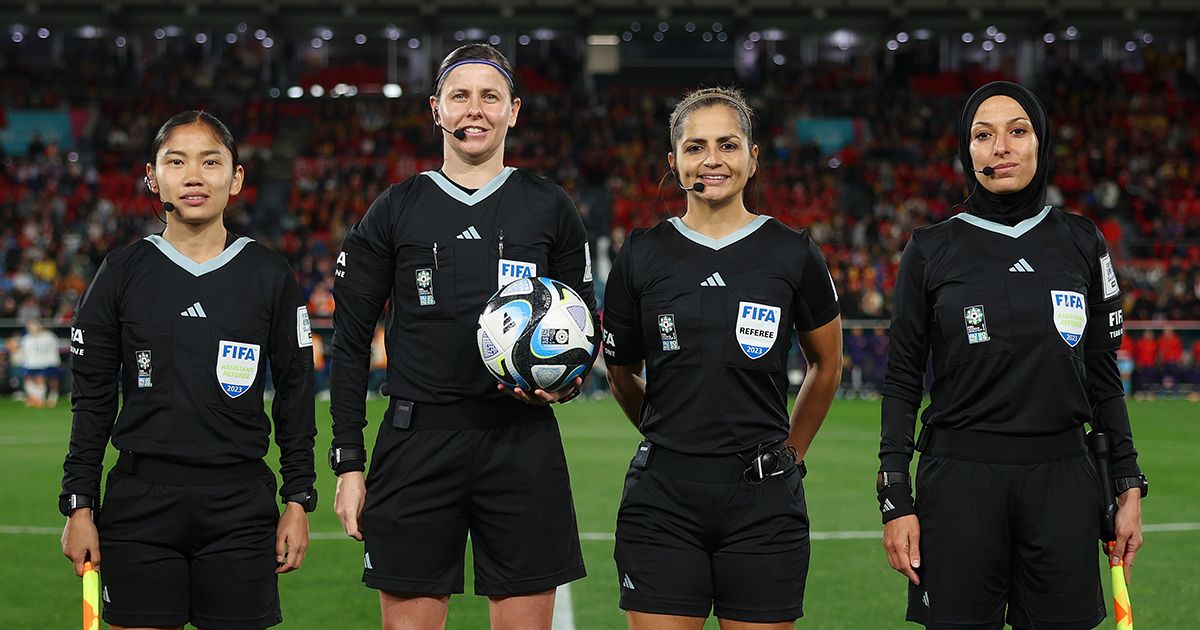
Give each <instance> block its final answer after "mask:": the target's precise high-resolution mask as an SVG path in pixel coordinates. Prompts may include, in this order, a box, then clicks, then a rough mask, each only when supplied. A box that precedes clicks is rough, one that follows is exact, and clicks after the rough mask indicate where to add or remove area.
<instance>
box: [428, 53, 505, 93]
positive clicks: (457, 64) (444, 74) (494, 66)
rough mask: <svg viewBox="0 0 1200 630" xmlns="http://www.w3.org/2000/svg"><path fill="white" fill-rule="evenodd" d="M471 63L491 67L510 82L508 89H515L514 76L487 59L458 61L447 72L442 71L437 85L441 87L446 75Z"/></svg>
mask: <svg viewBox="0 0 1200 630" xmlns="http://www.w3.org/2000/svg"><path fill="white" fill-rule="evenodd" d="M469 63H481V64H483V65H485V66H491V67H493V68H495V69H496V71H497V72H499V73H500V74H501V75H502V76H503V77H504V78H505V79H507V80H508V87H509V88H512V87H513V78H512V75H510V74H508V71H507V70H505V69H504V68H502V67H500V64H498V63H496V62H494V61H488V60H487V59H463V60H462V61H456V62H454V63H452V64H450V67H449V68H446V69H445V70H443V71H442V73H441V74H439V75H438V78H437V83H436V84H435V85H441V84H442V81H443V80H445V78H446V75H448V74H450V71H451V70H454V69H455V68H457V67H459V66H465V65H467V64H469Z"/></svg>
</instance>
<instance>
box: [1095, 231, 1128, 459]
mask: <svg viewBox="0 0 1200 630" xmlns="http://www.w3.org/2000/svg"><path fill="white" fill-rule="evenodd" d="M1093 230H1094V233H1095V243H1096V245H1095V247H1094V248H1093V249H1092V251H1093V254H1092V260H1091V261H1089V262H1090V263H1091V268H1092V275H1091V281H1090V282H1089V285H1088V286H1089V289H1088V327H1087V332H1086V333H1085V334H1086V335H1087V336H1086V338H1085V339H1084V344H1083V347H1084V361H1085V362H1086V367H1087V370H1086V372H1085V373H1086V374H1087V380H1086V382H1085V386H1086V391H1087V395H1088V400H1089V401H1090V402H1091V404H1092V425H1093V426H1095V427H1100V429H1101V430H1102V431H1104V432H1105V433H1107V434H1108V439H1109V444H1110V448H1111V449H1112V475H1113V477H1114V478H1116V477H1132V476H1134V475H1138V474H1141V471H1140V470H1139V468H1138V464H1137V450H1136V449H1135V448H1134V447H1133V429H1132V428H1131V427H1130V425H1129V409H1128V408H1127V407H1126V406H1125V388H1124V385H1123V384H1122V383H1121V373H1120V370H1119V369H1118V368H1117V350H1118V349H1119V348H1120V347H1121V341H1122V337H1123V336H1124V315H1123V313H1122V312H1121V289H1120V286H1119V285H1118V284H1117V274H1116V271H1115V270H1114V269H1113V264H1112V256H1111V255H1110V254H1109V252H1108V244H1107V243H1105V242H1104V236H1103V235H1102V234H1101V233H1100V231H1099V230H1098V229H1095V228H1093Z"/></svg>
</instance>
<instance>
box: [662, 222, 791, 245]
mask: <svg viewBox="0 0 1200 630" xmlns="http://www.w3.org/2000/svg"><path fill="white" fill-rule="evenodd" d="M770 220H771V217H768V216H766V215H761V214H760V215H758V216H757V217H755V218H754V220H753V221H751V222H749V223H747V224H746V225H744V226H742V227H741V228H738V230H737V231H736V232H732V233H730V234H726V235H725V236H723V237H721V238H713V237H711V236H705V235H703V234H701V233H699V232H697V231H696V230H693V229H692V228H690V227H688V226H687V224H686V223H684V222H683V219H680V218H679V217H671V218H670V219H667V223H670V224H671V225H673V226H675V229H676V230H679V233H680V234H682V235H683V237H684V238H686V239H688V240H689V241H692V242H693V243H696V244H697V245H703V246H705V247H707V248H709V249H721V248H722V247H725V246H726V245H732V244H734V243H736V242H738V241H740V240H742V239H744V238H746V237H747V236H750V234H752V233H753V232H754V231H755V230H757V229H758V228H760V227H762V225H763V224H764V223H766V222H767V221H770Z"/></svg>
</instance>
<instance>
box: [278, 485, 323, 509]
mask: <svg viewBox="0 0 1200 630" xmlns="http://www.w3.org/2000/svg"><path fill="white" fill-rule="evenodd" d="M282 502H283V504H284V505H287V504H288V503H299V504H300V506H301V507H303V508H304V511H305V512H312V511H313V510H315V509H317V489H316V488H309V489H308V490H305V491H303V492H297V493H296V494H293V495H290V496H286V497H283V501H282Z"/></svg>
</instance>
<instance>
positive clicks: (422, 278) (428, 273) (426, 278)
mask: <svg viewBox="0 0 1200 630" xmlns="http://www.w3.org/2000/svg"><path fill="white" fill-rule="evenodd" d="M417 299H418V300H419V301H420V304H421V306H433V305H434V304H437V300H434V299H433V270H432V269H429V268H425V269H418V270H417Z"/></svg>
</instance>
